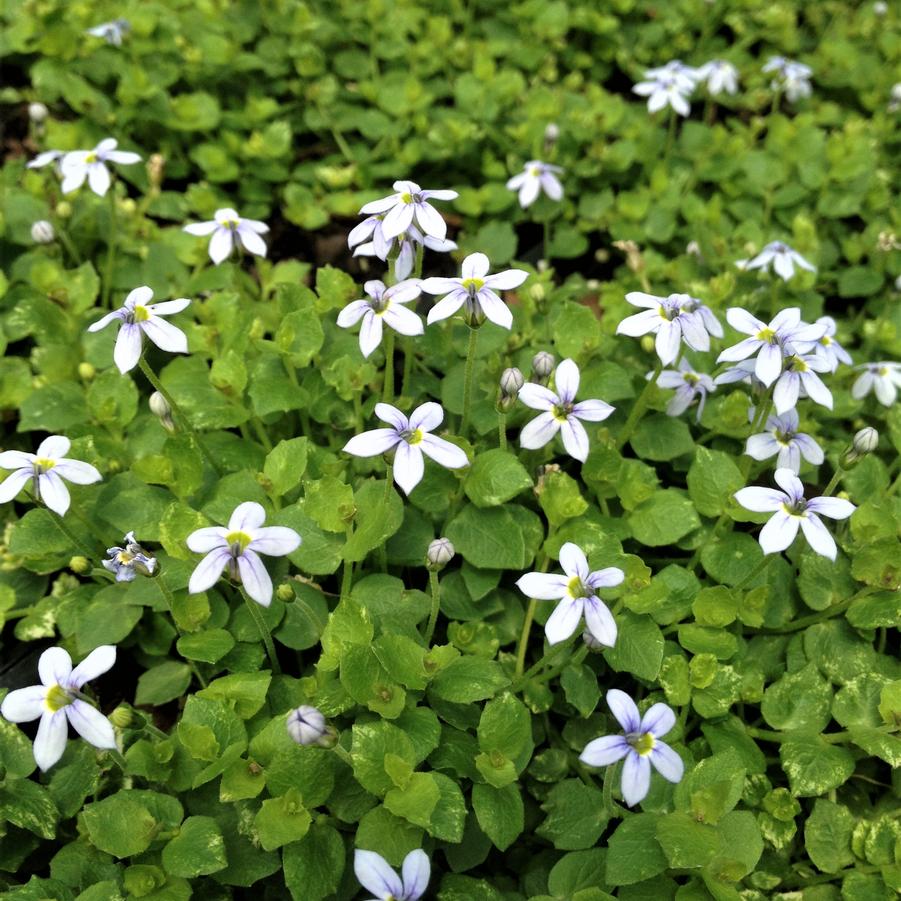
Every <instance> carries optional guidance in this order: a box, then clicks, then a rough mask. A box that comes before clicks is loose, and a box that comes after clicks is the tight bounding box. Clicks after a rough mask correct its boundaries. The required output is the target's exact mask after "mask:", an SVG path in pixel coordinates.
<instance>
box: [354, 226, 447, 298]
mask: <svg viewBox="0 0 901 901" xmlns="http://www.w3.org/2000/svg"><path fill="white" fill-rule="evenodd" d="M384 218H385V217H384V216H383V215H379V216H368V217H367V218H366V219H364V220H363V221H362V222H361V223H360V224H359V225H357V226H355V227H354V228H353V229H351V232H350V234H349V235H348V236H347V246H348V247H351V248H353V251H354V256H355V257H378V258H379V259H380V260H382V261H383V262H385V261H387V260H388V258H389V257H390V256H392V255H393V254H394V253H395V250H396V251H397V252H396V255H395V257H394V277H395V279H397V281H399V282H400V281H403V280H404V279H405V278H407V276H408V275H409V274H410V273H411V272H412V271H413V264H414V263H415V260H416V253H417V245H421V246H423V247H428V249H429V250H434V251H436V252H437V253H450V251H452V250H456V249H457V245H456V244H455V243H454V242H453V241H449V240H448V239H447V238H433V237H432V236H431V235H423V233H422V232H421V231H420V230H419V229H418V228H417V227H416V226H415V225H411V226H410V227H409V228H407V230H406V231H405V232H403V234H400V235H397V236H396V237H394V238H386V237H385V235H384V233H383V231H382V220H383V219H384Z"/></svg>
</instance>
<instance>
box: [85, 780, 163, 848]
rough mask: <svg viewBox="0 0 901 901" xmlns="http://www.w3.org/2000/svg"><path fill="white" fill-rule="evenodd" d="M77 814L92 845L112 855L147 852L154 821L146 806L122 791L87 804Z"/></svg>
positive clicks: (153, 829) (154, 829) (154, 828)
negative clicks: (124, 794)
mask: <svg viewBox="0 0 901 901" xmlns="http://www.w3.org/2000/svg"><path fill="white" fill-rule="evenodd" d="M79 817H80V819H81V821H82V822H83V823H84V827H85V829H86V830H87V835H88V838H90V840H91V843H92V844H93V845H94V847H95V848H98V849H99V850H101V851H105V852H106V853H107V854H112V855H113V857H120V858H121V857H131V856H132V855H134V854H140V853H141V852H142V851H146V850H147V848H149V847H150V843H151V841H153V838H154V836H155V835H156V832H157V821H156V820H155V819H154V816H153V814H152V813H151V812H150V811H149V810H148V809H147V807H146V806H144V805H143V804H141V803H140V802H138V801H136V800H135V799H134V798H130V797H126V796H123V795H122V794H115V795H110V796H109V797H108V798H104V799H103V800H102V801H95V802H94V803H93V804H86V805H85V807H84V808H83V809H82V811H81V813H80V814H79Z"/></svg>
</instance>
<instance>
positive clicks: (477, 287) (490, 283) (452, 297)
mask: <svg viewBox="0 0 901 901" xmlns="http://www.w3.org/2000/svg"><path fill="white" fill-rule="evenodd" d="M490 267H491V263H490V262H489V260H488V257H486V256H485V254H484V253H471V254H470V255H469V256H468V257H466V258H465V259H464V260H463V265H462V278H427V279H424V280H423V282H422V290H423V291H425V293H426V294H444V295H446V296H445V297H442V298H441V300H439V301H438V303H436V304H435V306H433V307H432V309H431V310H429V316H428V323H429V325H431V324H432V323H434V322H440V321H441V320H442V319H447V318H448V317H449V316H453V314H454V313H456V312H457V310H459V309H460V307H462V306H464V305H465V308H466V320H467V322H468V323H469V324H470V325H479V324H481V322H482V321H483V320H484V319H485V318H487V319H490V320H491V321H492V322H493V323H494V324H495V325H499V326H501V328H506V329H509V328H510V327H511V326H512V325H513V314H512V313H511V312H510V309H509V307H508V306H507V305H506V304H505V303H504V302H503V301H502V300H501V299H500V297H498V296H497V294H495V290H497V291H509V290H511V289H512V288H518V287H519V286H520V285H521V284H522V283H523V282H524V281H525V280H526V279H527V278H528V277H529V273H528V272H526V271H525V270H524V269H505V270H504V271H503V272H497V273H495V274H494V275H489V274H488V270H489V268H490Z"/></svg>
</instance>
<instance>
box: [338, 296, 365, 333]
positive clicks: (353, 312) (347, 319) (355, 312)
mask: <svg viewBox="0 0 901 901" xmlns="http://www.w3.org/2000/svg"><path fill="white" fill-rule="evenodd" d="M367 312H368V313H371V312H372V307H371V306H370V305H369V301H368V300H354V301H351V302H350V303H349V304H348V305H347V306H346V307H344V309H343V310H341V312H340V313H339V314H338V319H337V323H338V325H339V326H340V327H341V328H350V327H351V326H352V325H356V324H357V323H358V322H359V321H360V320H361V319H362V318H363V315H364V314H365V313H367Z"/></svg>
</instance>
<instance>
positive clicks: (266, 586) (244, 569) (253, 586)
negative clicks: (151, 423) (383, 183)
mask: <svg viewBox="0 0 901 901" xmlns="http://www.w3.org/2000/svg"><path fill="white" fill-rule="evenodd" d="M238 572H240V573H241V583H242V584H243V585H244V590H245V591H246V592H247V594H248V595H249V596H250V597H251V598H252V599H253V600H255V601H256V602H257V603H258V604H261V605H262V606H263V607H268V606H269V605H270V604H271V603H272V579H271V578H269V573H268V572H267V571H266V567H265V566H264V565H263V561H262V560H260V558H259V557H258V556H257V555H256V554H255V553H254V552H253V551H252V550H250V548H248V549H247V550H245V551H244V553H243V554H241V556H240V557H238Z"/></svg>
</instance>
